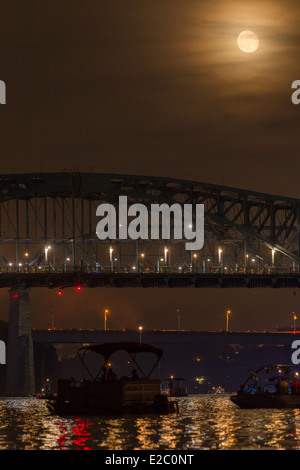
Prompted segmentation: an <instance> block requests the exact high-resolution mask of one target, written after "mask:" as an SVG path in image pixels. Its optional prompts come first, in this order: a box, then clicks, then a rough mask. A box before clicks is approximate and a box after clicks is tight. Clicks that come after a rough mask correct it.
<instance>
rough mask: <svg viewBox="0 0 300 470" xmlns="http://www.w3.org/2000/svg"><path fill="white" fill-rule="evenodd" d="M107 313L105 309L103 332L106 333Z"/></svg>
mask: <svg viewBox="0 0 300 470" xmlns="http://www.w3.org/2000/svg"><path fill="white" fill-rule="evenodd" d="M108 313H109V311H108V309H107V308H106V309H105V310H104V331H106V320H107V315H108Z"/></svg>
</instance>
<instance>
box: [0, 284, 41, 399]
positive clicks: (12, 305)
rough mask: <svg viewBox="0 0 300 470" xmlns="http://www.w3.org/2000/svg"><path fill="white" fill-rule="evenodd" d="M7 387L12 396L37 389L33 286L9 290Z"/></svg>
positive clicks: (22, 394) (24, 394) (26, 393)
mask: <svg viewBox="0 0 300 470" xmlns="http://www.w3.org/2000/svg"><path fill="white" fill-rule="evenodd" d="M6 389H7V395H8V396H28V395H30V394H31V393H34V392H35V380H34V361H33V342H32V334H31V318H30V304H29V289H28V288H24V287H18V288H15V289H10V290H9V324H8V340H7V375H6Z"/></svg>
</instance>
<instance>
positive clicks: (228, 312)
mask: <svg viewBox="0 0 300 470" xmlns="http://www.w3.org/2000/svg"><path fill="white" fill-rule="evenodd" d="M229 315H231V310H227V314H226V331H228V320H229Z"/></svg>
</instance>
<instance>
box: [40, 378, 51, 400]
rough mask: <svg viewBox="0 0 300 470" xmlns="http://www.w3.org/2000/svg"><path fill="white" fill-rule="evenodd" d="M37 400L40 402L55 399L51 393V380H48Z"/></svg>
mask: <svg viewBox="0 0 300 470" xmlns="http://www.w3.org/2000/svg"><path fill="white" fill-rule="evenodd" d="M36 398H39V399H40V400H49V399H52V398H53V394H52V393H51V385H50V379H46V381H45V383H44V385H43V387H42V388H41V391H40V392H39V393H37V394H36Z"/></svg>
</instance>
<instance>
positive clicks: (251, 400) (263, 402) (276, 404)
mask: <svg viewBox="0 0 300 470" xmlns="http://www.w3.org/2000/svg"><path fill="white" fill-rule="evenodd" d="M230 400H231V401H232V402H233V403H235V404H236V405H237V406H239V407H240V408H244V409H253V408H277V409H285V408H291V409H296V408H300V395H278V394H275V393H274V394H273V393H238V394H237V395H232V396H231V397H230Z"/></svg>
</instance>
